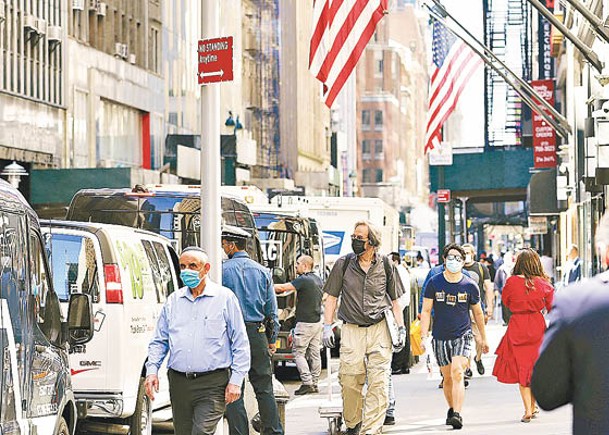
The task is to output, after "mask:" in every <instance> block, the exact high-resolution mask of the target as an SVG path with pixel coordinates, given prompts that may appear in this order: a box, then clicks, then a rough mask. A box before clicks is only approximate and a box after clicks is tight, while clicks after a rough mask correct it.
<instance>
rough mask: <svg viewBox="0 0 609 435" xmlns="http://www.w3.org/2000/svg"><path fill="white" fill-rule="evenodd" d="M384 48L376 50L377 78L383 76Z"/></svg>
mask: <svg viewBox="0 0 609 435" xmlns="http://www.w3.org/2000/svg"><path fill="white" fill-rule="evenodd" d="M383 69H384V65H383V50H375V51H374V76H375V77H377V78H380V77H383Z"/></svg>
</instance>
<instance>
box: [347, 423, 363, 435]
mask: <svg viewBox="0 0 609 435" xmlns="http://www.w3.org/2000/svg"><path fill="white" fill-rule="evenodd" d="M361 426H362V424H361V423H358V424H357V426H355V427H352V428H349V427H348V428H347V430H346V431H345V432H343V435H359V428H360V427H361Z"/></svg>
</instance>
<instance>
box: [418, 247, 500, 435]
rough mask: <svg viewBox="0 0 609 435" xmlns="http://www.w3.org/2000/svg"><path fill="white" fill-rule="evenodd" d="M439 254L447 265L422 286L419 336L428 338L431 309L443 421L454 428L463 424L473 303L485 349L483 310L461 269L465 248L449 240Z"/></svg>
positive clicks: (474, 286)
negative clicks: (444, 407) (443, 401)
mask: <svg viewBox="0 0 609 435" xmlns="http://www.w3.org/2000/svg"><path fill="white" fill-rule="evenodd" d="M442 258H443V259H444V264H445V265H446V269H445V270H444V271H443V272H442V273H440V274H437V275H435V276H434V277H433V278H431V279H430V280H429V282H428V284H427V287H426V289H425V295H424V299H423V310H422V312H421V338H422V339H423V343H425V341H426V340H427V336H428V333H429V324H430V322H431V310H432V309H433V310H434V319H433V332H432V334H433V340H432V346H433V351H434V354H435V357H436V360H437V362H438V366H439V367H440V371H441V373H442V377H443V379H444V397H445V399H446V402H447V403H448V413H447V415H446V424H447V425H450V426H452V427H453V429H461V428H462V427H463V418H462V417H461V409H462V407H463V399H464V397H465V384H464V376H463V375H464V372H465V369H466V368H467V367H468V364H469V358H470V356H471V350H472V341H473V336H472V326H471V319H470V315H469V309H470V307H472V310H473V313H474V318H475V320H476V323H477V324H478V328H479V331H480V337H481V338H482V352H483V353H487V352H488V344H487V341H486V331H485V326H484V313H483V312H482V308H481V306H480V290H479V289H478V285H477V284H476V282H475V281H474V280H473V279H471V278H469V277H467V276H465V275H464V274H463V273H462V270H463V265H464V264H465V251H464V250H463V248H462V247H461V246H459V245H456V244H454V243H450V244H448V245H446V247H445V248H444V251H443V254H442Z"/></svg>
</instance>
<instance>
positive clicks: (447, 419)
mask: <svg viewBox="0 0 609 435" xmlns="http://www.w3.org/2000/svg"><path fill="white" fill-rule="evenodd" d="M454 414H455V410H454V409H452V408H448V412H447V413H446V426H450V419H451V418H452V416H453V415H454Z"/></svg>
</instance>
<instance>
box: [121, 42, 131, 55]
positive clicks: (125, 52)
mask: <svg viewBox="0 0 609 435" xmlns="http://www.w3.org/2000/svg"><path fill="white" fill-rule="evenodd" d="M121 57H122V58H123V59H127V57H129V46H128V45H127V44H123V46H122V51H121Z"/></svg>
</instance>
